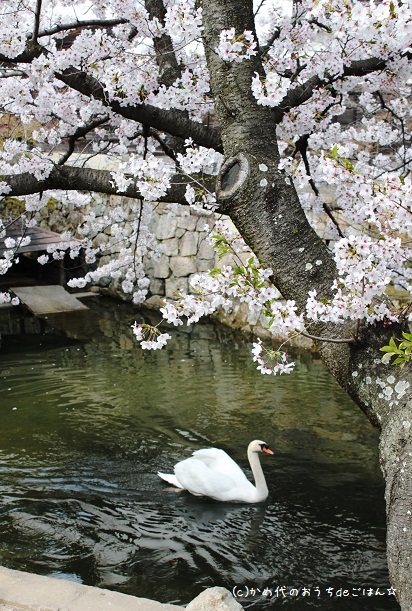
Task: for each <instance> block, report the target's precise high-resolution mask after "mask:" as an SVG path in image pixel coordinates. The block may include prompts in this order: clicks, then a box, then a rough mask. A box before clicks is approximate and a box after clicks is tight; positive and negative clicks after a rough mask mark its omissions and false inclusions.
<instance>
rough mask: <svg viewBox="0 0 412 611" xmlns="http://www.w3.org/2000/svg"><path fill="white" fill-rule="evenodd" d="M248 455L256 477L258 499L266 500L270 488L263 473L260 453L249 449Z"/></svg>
mask: <svg viewBox="0 0 412 611" xmlns="http://www.w3.org/2000/svg"><path fill="white" fill-rule="evenodd" d="M247 457H248V459H249V463H250V468H251V469H252V473H253V477H254V479H255V487H256V496H257V499H258V501H259V500H261V501H264V500H265V499H266V498H267V496H268V494H269V490H268V487H267V485H266V479H265V476H264V475H263V470H262V465H261V464H260V460H259V455H258V453H257V452H252V451H250V450H248V453H247Z"/></svg>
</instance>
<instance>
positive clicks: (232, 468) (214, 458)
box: [193, 448, 250, 486]
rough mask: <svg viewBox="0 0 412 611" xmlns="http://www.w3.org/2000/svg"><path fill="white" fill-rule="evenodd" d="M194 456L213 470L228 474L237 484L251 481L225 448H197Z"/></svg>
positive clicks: (240, 484)
mask: <svg viewBox="0 0 412 611" xmlns="http://www.w3.org/2000/svg"><path fill="white" fill-rule="evenodd" d="M193 458H195V459H197V460H199V461H201V462H202V463H204V464H205V465H206V466H207V467H208V468H209V469H210V470H211V471H213V472H216V473H219V474H221V475H227V476H228V477H230V478H231V479H232V480H233V481H234V482H235V485H236V486H243V485H244V484H245V483H246V482H249V480H248V479H247V477H246V475H245V474H244V473H243V471H242V469H241V468H240V467H239V465H238V464H237V463H235V461H234V460H233V459H232V458H230V456H229V455H228V454H226V452H225V451H224V450H219V449H218V448H206V449H204V450H196V451H195V452H193ZM249 483H250V482H249Z"/></svg>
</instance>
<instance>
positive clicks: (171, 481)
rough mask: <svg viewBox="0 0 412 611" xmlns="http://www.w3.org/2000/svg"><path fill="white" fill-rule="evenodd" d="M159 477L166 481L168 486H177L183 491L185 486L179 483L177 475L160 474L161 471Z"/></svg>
mask: <svg viewBox="0 0 412 611" xmlns="http://www.w3.org/2000/svg"><path fill="white" fill-rule="evenodd" d="M157 475H158V476H159V477H161V478H162V479H164V480H165V482H167V483H168V484H172V486H176V488H181V489H182V490H183V486H182V485H181V484H179V482H178V481H177V478H176V475H173V474H172V473H160V471H158V472H157Z"/></svg>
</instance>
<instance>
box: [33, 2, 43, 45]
mask: <svg viewBox="0 0 412 611" xmlns="http://www.w3.org/2000/svg"><path fill="white" fill-rule="evenodd" d="M41 4H42V0H37V2H36V10H35V13H34V27H33V34H32V37H31V39H32V41H33V42H37V38H38V36H39V28H40V13H41Z"/></svg>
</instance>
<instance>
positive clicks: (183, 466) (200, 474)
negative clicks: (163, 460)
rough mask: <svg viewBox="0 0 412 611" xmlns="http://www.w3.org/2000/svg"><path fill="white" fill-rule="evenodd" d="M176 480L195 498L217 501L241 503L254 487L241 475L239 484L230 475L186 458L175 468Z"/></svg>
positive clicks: (195, 458) (194, 458)
mask: <svg viewBox="0 0 412 611" xmlns="http://www.w3.org/2000/svg"><path fill="white" fill-rule="evenodd" d="M236 466H237V465H236ZM175 474H176V479H177V480H178V482H179V484H180V485H181V486H183V488H185V489H186V490H188V491H189V492H191V493H192V494H194V495H196V496H208V497H210V498H212V499H216V500H218V501H243V500H247V497H244V494H245V492H246V491H247V492H249V494H253V492H254V491H255V487H254V486H253V485H252V484H251V483H250V482H249V481H248V480H247V479H246V477H245V476H244V475H243V473H242V475H243V478H244V479H243V480H242V482H241V483H239V481H238V480H235V479H233V478H232V477H231V476H230V475H228V474H225V473H223V472H221V471H216V470H214V469H211V468H210V467H209V466H208V465H207V464H206V463H205V462H203V461H202V460H198V459H197V457H193V458H187V459H186V460H182V461H181V462H179V463H177V465H176V466H175Z"/></svg>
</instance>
